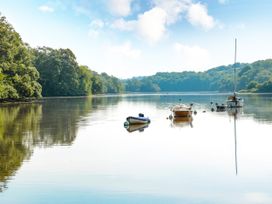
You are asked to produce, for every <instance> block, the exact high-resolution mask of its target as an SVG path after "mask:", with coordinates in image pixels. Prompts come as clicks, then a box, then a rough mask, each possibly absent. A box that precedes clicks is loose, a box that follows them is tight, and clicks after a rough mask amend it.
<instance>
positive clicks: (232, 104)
mask: <svg viewBox="0 0 272 204" xmlns="http://www.w3.org/2000/svg"><path fill="white" fill-rule="evenodd" d="M243 105H244V101H243V99H241V98H236V99H233V100H227V107H228V108H241V107H243Z"/></svg>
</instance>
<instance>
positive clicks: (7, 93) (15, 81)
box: [0, 14, 124, 100]
mask: <svg viewBox="0 0 272 204" xmlns="http://www.w3.org/2000/svg"><path fill="white" fill-rule="evenodd" d="M123 91H124V86H123V83H122V82H121V80H120V79H118V78H116V77H114V76H109V75H107V74H106V73H102V74H98V73H97V72H95V71H92V70H90V69H89V67H87V66H83V65H79V64H78V63H77V61H76V57H75V55H74V53H73V52H72V51H71V50H70V49H53V48H49V47H39V48H31V47H30V46H29V45H28V44H26V43H24V42H23V41H22V39H21V37H20V35H19V33H17V32H16V31H15V30H14V28H13V27H12V25H11V24H9V23H8V22H7V20H6V18H5V17H4V16H1V14H0V100H7V99H23V98H39V97H42V96H87V95H91V94H105V93H120V92H123Z"/></svg>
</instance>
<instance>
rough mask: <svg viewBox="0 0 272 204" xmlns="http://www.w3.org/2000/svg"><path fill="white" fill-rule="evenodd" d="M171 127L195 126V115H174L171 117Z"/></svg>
mask: <svg viewBox="0 0 272 204" xmlns="http://www.w3.org/2000/svg"><path fill="white" fill-rule="evenodd" d="M171 127H178V128H182V127H191V128H192V127H193V117H192V116H190V117H173V118H172V119H171Z"/></svg>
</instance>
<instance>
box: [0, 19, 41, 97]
mask: <svg viewBox="0 0 272 204" xmlns="http://www.w3.org/2000/svg"><path fill="white" fill-rule="evenodd" d="M0 39H1V40H0V99H4V100H5V99H19V98H26V97H41V85H40V84H39V83H38V82H37V80H38V79H39V73H38V71H37V70H36V68H35V67H34V66H33V64H32V54H31V51H30V48H29V47H28V45H26V44H25V43H23V41H22V39H21V37H20V35H19V34H18V33H17V32H16V31H15V30H14V28H13V27H12V26H11V25H10V24H9V23H8V22H7V21H6V18H5V17H4V16H1V15H0Z"/></svg>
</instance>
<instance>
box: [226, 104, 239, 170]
mask: <svg viewBox="0 0 272 204" xmlns="http://www.w3.org/2000/svg"><path fill="white" fill-rule="evenodd" d="M239 113H240V108H229V109H228V115H229V116H231V117H233V119H234V145H235V147H234V157H235V173H236V175H237V174H238V159H237V135H236V120H237V117H238V114H239Z"/></svg>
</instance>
